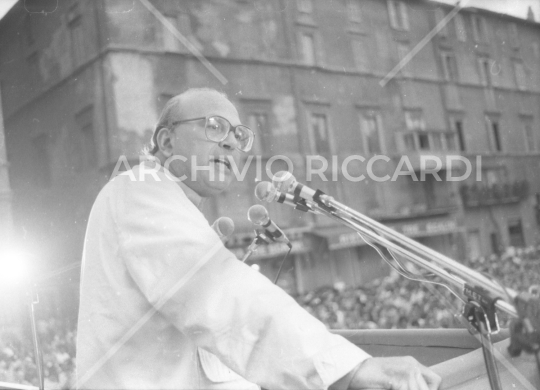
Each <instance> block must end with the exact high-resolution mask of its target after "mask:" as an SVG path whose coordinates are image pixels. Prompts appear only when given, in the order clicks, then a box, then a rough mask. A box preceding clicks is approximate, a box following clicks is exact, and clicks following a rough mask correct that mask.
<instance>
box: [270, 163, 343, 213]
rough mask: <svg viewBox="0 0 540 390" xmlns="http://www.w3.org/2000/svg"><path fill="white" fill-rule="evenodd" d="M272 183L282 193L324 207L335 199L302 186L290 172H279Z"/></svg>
mask: <svg viewBox="0 0 540 390" xmlns="http://www.w3.org/2000/svg"><path fill="white" fill-rule="evenodd" d="M272 183H273V184H274V186H275V187H276V188H277V189H278V190H281V191H284V192H288V193H291V192H292V193H293V194H294V199H297V198H302V199H306V200H309V201H312V202H316V203H317V204H319V205H321V203H322V204H323V205H324V206H329V205H328V204H327V203H331V202H332V201H333V200H334V198H332V197H331V196H328V195H326V194H325V193H324V192H322V191H321V190H314V189H312V188H310V187H308V186H306V185H304V184H301V183H299V182H297V181H296V178H295V177H294V176H293V174H292V173H290V172H288V171H279V172H278V173H276V174H275V175H274V177H273V178H272Z"/></svg>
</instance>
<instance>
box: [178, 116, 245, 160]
mask: <svg viewBox="0 0 540 390" xmlns="http://www.w3.org/2000/svg"><path fill="white" fill-rule="evenodd" d="M211 118H219V119H222V120H224V121H225V122H226V123H228V124H229V129H228V131H227V132H226V133H225V134H224V135H223V138H221V139H220V140H217V139H211V138H210V137H209V136H208V121H209V120H210V119H211ZM203 119H204V120H205V123H204V135H205V136H206V139H207V140H208V141H212V142H222V141H223V140H225V139H226V138H227V137H228V136H229V133H230V132H231V131H232V132H233V134H234V135H235V136H236V129H237V128H239V127H241V128H243V129H246V130H247V133H248V134H249V136H250V137H249V138H250V140H251V142H249V143H248V147H247V148H246V149H245V150H243V149H240V148H239V147H237V148H236V149H238V150H239V151H241V152H244V153H247V152H249V151H250V150H251V148H252V147H253V142H254V140H255V133H254V132H253V130H251V129H250V128H249V127H247V126H245V125H237V126H233V125H231V122H229V120H228V119H227V118H223V117H222V116H219V115H211V116H208V117H206V116H201V117H199V118H192V119H184V120H181V121H174V122H172V123H171V127H174V126H177V125H180V124H182V123H187V122H194V121H200V120H203Z"/></svg>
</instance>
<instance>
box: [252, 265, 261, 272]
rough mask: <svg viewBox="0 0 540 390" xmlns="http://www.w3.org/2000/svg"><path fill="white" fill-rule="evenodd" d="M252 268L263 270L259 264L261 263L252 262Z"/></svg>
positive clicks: (258, 270)
mask: <svg viewBox="0 0 540 390" xmlns="http://www.w3.org/2000/svg"><path fill="white" fill-rule="evenodd" d="M251 268H253V269H254V270H255V271H257V272H260V270H261V267H260V266H259V264H252V265H251Z"/></svg>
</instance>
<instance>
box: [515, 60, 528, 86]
mask: <svg viewBox="0 0 540 390" xmlns="http://www.w3.org/2000/svg"><path fill="white" fill-rule="evenodd" d="M514 75H515V77H516V86H517V87H518V89H520V90H522V91H524V90H526V89H527V74H526V73H525V67H524V66H523V62H521V61H514Z"/></svg>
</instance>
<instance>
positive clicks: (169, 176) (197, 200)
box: [142, 161, 204, 210]
mask: <svg viewBox="0 0 540 390" xmlns="http://www.w3.org/2000/svg"><path fill="white" fill-rule="evenodd" d="M142 164H144V165H145V166H147V167H148V168H153V167H155V164H156V163H155V162H154V161H143V162H142ZM158 172H159V173H161V174H163V175H164V176H165V177H166V179H165V180H170V181H174V183H176V184H177V185H178V186H179V187H180V188H181V189H182V191H184V194H186V196H187V198H188V199H189V200H190V202H191V203H193V204H194V205H195V207H197V208H198V209H199V210H200V209H201V208H202V206H203V204H204V198H203V197H202V196H200V195H199V194H198V193H196V192H195V191H194V190H193V189H191V188H190V187H188V186H187V185H186V184H184V182H183V181H180V180H173V178H176V176H174V175H173V173H172V172H171V171H169V170H168V169H167V168H165V167H164V166H163V165H161V164H160V166H159V170H158Z"/></svg>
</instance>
